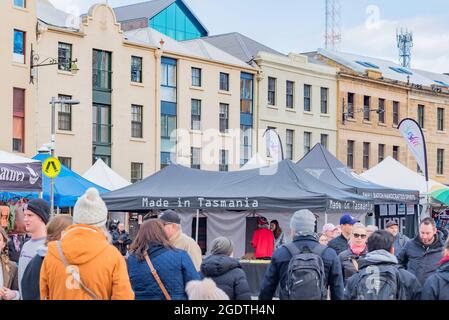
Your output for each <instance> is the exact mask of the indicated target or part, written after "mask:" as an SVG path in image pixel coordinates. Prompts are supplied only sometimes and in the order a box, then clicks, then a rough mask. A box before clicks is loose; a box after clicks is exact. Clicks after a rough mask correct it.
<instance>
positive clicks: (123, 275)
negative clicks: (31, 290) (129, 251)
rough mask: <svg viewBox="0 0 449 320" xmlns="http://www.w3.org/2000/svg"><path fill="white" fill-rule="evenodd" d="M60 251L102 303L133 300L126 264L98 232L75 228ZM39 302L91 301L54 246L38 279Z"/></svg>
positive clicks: (72, 227) (79, 226) (66, 235)
mask: <svg viewBox="0 0 449 320" xmlns="http://www.w3.org/2000/svg"><path fill="white" fill-rule="evenodd" d="M61 247H62V251H63V253H64V255H65V257H66V259H67V261H68V263H70V264H71V265H72V266H73V267H75V268H78V271H79V274H80V277H81V280H82V281H83V283H84V284H85V286H86V287H87V288H89V289H90V290H91V291H93V292H94V293H95V295H96V296H97V297H98V298H99V299H101V300H133V299H134V293H133V291H132V289H131V284H130V282H129V278H128V272H127V268H126V262H125V259H124V258H123V256H122V255H121V254H120V252H119V251H118V250H117V248H115V247H114V246H113V245H111V244H110V243H109V242H108V240H107V238H106V236H105V235H104V234H103V232H102V230H100V229H99V228H96V227H93V226H88V225H83V224H76V225H72V226H70V227H68V228H67V229H66V230H65V234H64V235H63V236H62V239H61ZM40 293H41V294H40V295H41V299H42V300H91V299H92V298H91V297H90V296H89V295H88V294H87V293H86V292H85V291H84V290H83V289H82V288H81V287H80V286H79V284H78V283H77V282H76V281H75V280H74V279H73V277H72V276H71V275H70V274H67V272H66V267H65V265H64V263H63V262H62V259H61V257H60V255H59V253H58V249H57V247H56V242H50V243H49V245H48V254H47V256H46V257H45V259H44V262H43V264H42V269H41V275H40Z"/></svg>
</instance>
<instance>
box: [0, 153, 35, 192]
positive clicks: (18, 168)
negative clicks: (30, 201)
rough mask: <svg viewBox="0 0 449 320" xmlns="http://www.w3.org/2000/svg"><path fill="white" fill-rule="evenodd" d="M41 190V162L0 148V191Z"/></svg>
mask: <svg viewBox="0 0 449 320" xmlns="http://www.w3.org/2000/svg"><path fill="white" fill-rule="evenodd" d="M4 191H6V192H41V191H42V164H41V163H40V162H39V161H34V160H31V159H28V158H24V157H20V156H17V155H14V154H11V153H8V152H5V151H2V150H0V192H4Z"/></svg>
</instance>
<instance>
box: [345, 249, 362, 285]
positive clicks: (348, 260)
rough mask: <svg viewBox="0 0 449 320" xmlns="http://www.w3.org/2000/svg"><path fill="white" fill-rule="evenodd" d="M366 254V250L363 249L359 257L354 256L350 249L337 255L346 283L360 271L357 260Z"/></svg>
mask: <svg viewBox="0 0 449 320" xmlns="http://www.w3.org/2000/svg"><path fill="white" fill-rule="evenodd" d="M366 253H367V250H366V249H365V251H364V252H362V253H361V254H360V255H359V256H358V255H356V254H354V253H353V252H352V251H351V249H350V248H349V249H348V250H345V251H343V252H342V253H340V254H339V255H338V257H339V258H340V262H341V268H342V270H343V278H344V281H345V283H346V280H348V279H349V278H350V277H352V276H353V275H355V274H356V273H357V272H358V270H360V266H359V259H360V258H364V257H365V255H366ZM355 265H358V268H357V269H356V267H355Z"/></svg>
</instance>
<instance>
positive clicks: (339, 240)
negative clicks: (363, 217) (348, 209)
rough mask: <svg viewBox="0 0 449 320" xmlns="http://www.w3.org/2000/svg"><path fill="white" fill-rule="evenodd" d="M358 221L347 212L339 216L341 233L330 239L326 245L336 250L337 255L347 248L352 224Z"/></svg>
mask: <svg viewBox="0 0 449 320" xmlns="http://www.w3.org/2000/svg"><path fill="white" fill-rule="evenodd" d="M357 222H359V221H358V220H356V219H354V218H353V217H351V216H350V215H349V214H345V215H343V216H342V217H341V218H340V225H341V235H340V236H338V237H336V238H334V239H332V241H330V242H329V243H328V244H327V246H328V247H329V248H332V249H334V250H335V252H337V255H339V254H340V253H342V252H343V251H345V250H348V249H349V243H348V241H349V237H350V236H351V231H352V226H353V225H354V224H355V223H357Z"/></svg>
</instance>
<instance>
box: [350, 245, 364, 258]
mask: <svg viewBox="0 0 449 320" xmlns="http://www.w3.org/2000/svg"><path fill="white" fill-rule="evenodd" d="M349 247H350V249H351V251H352V253H354V254H355V255H356V256H359V255H360V254H362V252H363V251H365V249H366V244H361V245H356V244H350V245H349Z"/></svg>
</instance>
